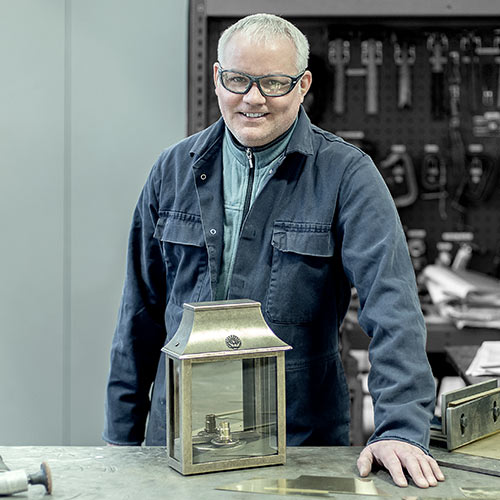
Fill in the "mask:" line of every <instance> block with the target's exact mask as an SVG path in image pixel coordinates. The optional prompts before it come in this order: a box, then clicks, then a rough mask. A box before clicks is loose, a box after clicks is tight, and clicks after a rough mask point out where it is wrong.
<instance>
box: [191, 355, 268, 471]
mask: <svg viewBox="0 0 500 500" xmlns="http://www.w3.org/2000/svg"><path fill="white" fill-rule="evenodd" d="M276 364H277V358H276V356H265V357H256V358H250V359H241V358H240V359H226V360H223V361H220V360H217V361H196V362H193V364H192V388H191V389H192V390H191V397H192V401H191V409H192V410H191V411H192V413H191V415H192V443H193V463H195V464H196V463H204V462H214V461H219V460H228V459H236V458H245V457H254V456H265V455H275V454H277V453H278V442H277V441H278V437H277V436H278V422H277V371H276Z"/></svg>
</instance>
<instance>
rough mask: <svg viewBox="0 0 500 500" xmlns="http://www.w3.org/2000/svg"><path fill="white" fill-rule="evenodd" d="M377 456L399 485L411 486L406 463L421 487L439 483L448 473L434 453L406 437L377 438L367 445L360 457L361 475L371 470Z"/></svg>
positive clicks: (359, 467)
mask: <svg viewBox="0 0 500 500" xmlns="http://www.w3.org/2000/svg"><path fill="white" fill-rule="evenodd" d="M374 460H376V462H377V463H378V464H379V465H382V466H383V467H385V468H386V469H387V470H388V471H389V473H390V474H391V476H392V479H393V481H394V483H395V484H396V486H402V487H406V486H408V481H407V480H406V477H405V475H404V472H403V467H404V468H405V469H406V470H407V471H408V473H409V474H410V476H411V478H412V479H413V481H414V482H415V484H416V485H417V486H418V487H419V488H428V487H429V486H436V485H437V482H438V481H444V475H443V473H442V472H441V469H440V468H439V465H438V464H437V462H436V461H435V460H434V459H433V458H432V457H430V456H429V455H426V454H425V453H424V452H423V451H422V450H421V449H420V448H418V447H417V446H413V445H411V444H409V443H405V442H403V441H397V440H385V441H377V442H375V443H372V444H370V445H368V446H367V447H366V448H364V450H363V451H362V452H361V453H360V455H359V458H358V470H359V474H360V475H361V477H365V476H367V475H368V474H369V473H370V471H371V469H372V465H373V461H374Z"/></svg>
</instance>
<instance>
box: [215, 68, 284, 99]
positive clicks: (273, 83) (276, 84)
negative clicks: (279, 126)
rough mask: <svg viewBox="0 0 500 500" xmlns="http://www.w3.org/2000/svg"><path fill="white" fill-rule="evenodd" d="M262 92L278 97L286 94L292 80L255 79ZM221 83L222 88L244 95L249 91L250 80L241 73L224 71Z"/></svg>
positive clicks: (279, 78)
mask: <svg viewBox="0 0 500 500" xmlns="http://www.w3.org/2000/svg"><path fill="white" fill-rule="evenodd" d="M256 80H258V82H259V84H260V88H261V89H262V92H263V93H264V94H266V95H271V96H278V95H283V94H286V93H287V92H288V91H289V90H290V87H291V85H292V81H293V80H292V78H291V77H289V76H280V75H278V76H265V77H262V78H257V79H256ZM222 83H223V84H224V87H226V88H227V89H228V90H230V91H232V92H237V93H241V94H243V93H245V92H247V91H248V90H249V89H250V86H251V85H252V80H251V79H250V78H249V77H248V76H245V75H243V74H241V73H236V72H232V71H224V72H223V73H222Z"/></svg>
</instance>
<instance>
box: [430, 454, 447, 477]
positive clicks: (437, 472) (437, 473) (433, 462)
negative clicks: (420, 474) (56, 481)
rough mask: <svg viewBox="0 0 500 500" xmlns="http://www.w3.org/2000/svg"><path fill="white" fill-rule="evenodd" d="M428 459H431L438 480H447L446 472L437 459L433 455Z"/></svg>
mask: <svg viewBox="0 0 500 500" xmlns="http://www.w3.org/2000/svg"><path fill="white" fill-rule="evenodd" d="M428 459H429V464H430V466H431V469H432V473H433V474H434V477H435V478H436V479H437V480H438V481H444V480H445V477H444V474H443V472H442V471H441V469H440V468H439V465H438V463H437V462H436V460H434V459H433V458H432V457H428Z"/></svg>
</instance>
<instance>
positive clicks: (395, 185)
mask: <svg viewBox="0 0 500 500" xmlns="http://www.w3.org/2000/svg"><path fill="white" fill-rule="evenodd" d="M380 169H381V170H380V171H381V174H382V177H383V178H384V180H385V182H386V184H387V187H388V188H389V191H390V192H391V195H392V197H393V199H394V203H395V205H396V206H397V207H407V206H409V205H411V204H412V203H414V202H415V201H416V199H417V197H418V186H417V180H416V177H415V170H414V168H413V162H412V161H411V158H410V156H409V155H408V153H407V152H406V146H405V145H404V144H393V145H392V146H391V152H390V154H389V156H388V157H387V158H386V159H385V160H383V161H382V162H380Z"/></svg>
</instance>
